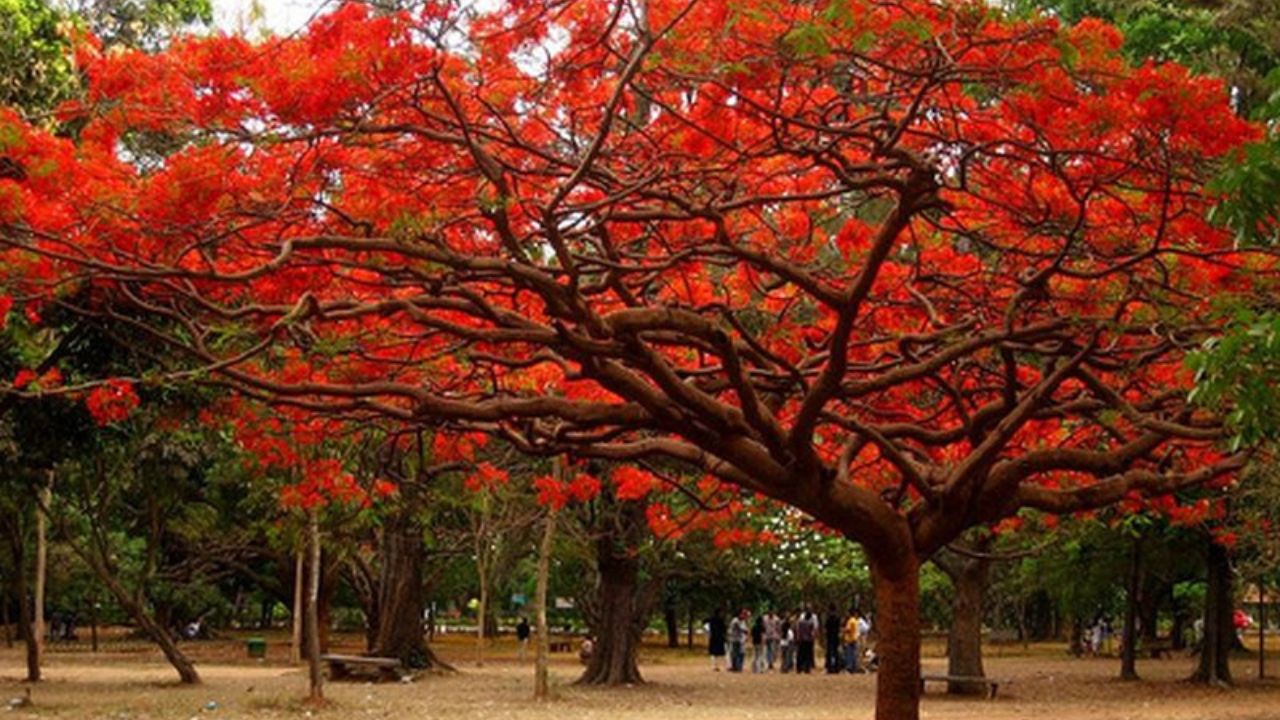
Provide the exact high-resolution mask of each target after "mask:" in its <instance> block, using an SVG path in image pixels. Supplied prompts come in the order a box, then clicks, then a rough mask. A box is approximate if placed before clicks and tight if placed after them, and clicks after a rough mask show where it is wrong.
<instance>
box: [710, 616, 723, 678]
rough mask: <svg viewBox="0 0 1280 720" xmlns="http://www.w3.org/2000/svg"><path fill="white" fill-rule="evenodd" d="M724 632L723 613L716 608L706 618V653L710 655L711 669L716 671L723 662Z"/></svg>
mask: <svg viewBox="0 0 1280 720" xmlns="http://www.w3.org/2000/svg"><path fill="white" fill-rule="evenodd" d="M725 633H726V629H725V624H724V613H722V612H721V611H720V608H716V611H715V612H714V613H712V614H711V617H709V618H707V653H708V654H709V655H710V656H711V669H712V670H715V671H716V672H720V666H721V665H722V664H724V644H725Z"/></svg>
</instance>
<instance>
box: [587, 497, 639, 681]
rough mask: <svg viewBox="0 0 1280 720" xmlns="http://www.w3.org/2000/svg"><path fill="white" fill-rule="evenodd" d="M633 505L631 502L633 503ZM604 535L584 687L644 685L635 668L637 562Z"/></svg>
mask: <svg viewBox="0 0 1280 720" xmlns="http://www.w3.org/2000/svg"><path fill="white" fill-rule="evenodd" d="M632 504H634V503H632ZM615 540H616V539H615V538H614V537H613V536H612V535H611V534H609V533H605V534H604V535H602V536H601V537H599V538H597V540H596V568H597V570H598V571H599V575H600V585H599V587H598V589H597V596H596V608H595V613H594V614H595V616H596V617H595V618H594V619H593V621H592V630H593V631H594V632H595V650H594V652H593V654H592V656H591V660H590V661H589V662H588V663H587V669H586V672H584V673H583V674H582V677H581V678H579V679H578V683H579V684H584V685H630V684H634V683H639V682H643V679H642V678H641V677H640V668H639V667H638V666H637V665H636V651H637V649H638V647H639V645H640V633H641V630H642V629H643V620H644V619H643V618H642V617H641V615H642V608H641V607H640V606H641V601H640V597H639V593H640V560H639V558H637V557H636V556H635V554H634V548H633V547H631V544H630V543H618V542H615Z"/></svg>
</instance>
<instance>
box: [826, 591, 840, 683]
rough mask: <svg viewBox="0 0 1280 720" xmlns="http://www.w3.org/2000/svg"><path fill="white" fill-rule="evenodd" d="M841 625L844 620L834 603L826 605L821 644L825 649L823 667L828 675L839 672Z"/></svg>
mask: <svg viewBox="0 0 1280 720" xmlns="http://www.w3.org/2000/svg"><path fill="white" fill-rule="evenodd" d="M843 627H844V621H843V620H841V618H840V615H839V613H837V612H836V604H835V603H831V604H830V605H829V606H827V621H826V622H825V623H823V626H822V629H823V630H824V631H825V633H824V637H823V638H822V639H823V641H824V642H823V643H822V646H823V648H824V649H826V651H827V655H826V663H825V664H824V667H825V668H826V670H827V673H828V674H830V675H835V674H836V673H839V672H840V630H841V629H842V628H843Z"/></svg>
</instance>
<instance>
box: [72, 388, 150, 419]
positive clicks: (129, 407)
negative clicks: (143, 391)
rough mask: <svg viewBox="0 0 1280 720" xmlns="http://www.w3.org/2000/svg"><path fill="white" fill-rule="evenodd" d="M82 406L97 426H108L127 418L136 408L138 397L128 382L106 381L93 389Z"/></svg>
mask: <svg viewBox="0 0 1280 720" xmlns="http://www.w3.org/2000/svg"><path fill="white" fill-rule="evenodd" d="M84 404H85V406H86V407H88V408H89V414H90V415H92V416H93V420H94V422H96V423H98V424H99V425H110V424H112V423H117V422H120V421H121V420H124V419H125V418H127V417H129V414H130V413H131V412H133V409H134V408H136V407H138V395H137V393H135V392H134V391H133V383H131V382H129V381H128V380H108V381H107V382H105V383H103V384H102V385H99V386H98V387H96V388H94V389H93V390H92V391H91V392H90V393H89V396H88V397H87V398H85V401H84Z"/></svg>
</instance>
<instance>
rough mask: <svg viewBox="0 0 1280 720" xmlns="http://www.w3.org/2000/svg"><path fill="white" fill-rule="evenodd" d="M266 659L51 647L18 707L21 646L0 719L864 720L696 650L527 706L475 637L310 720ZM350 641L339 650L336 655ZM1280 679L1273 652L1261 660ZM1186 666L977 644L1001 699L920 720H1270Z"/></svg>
mask: <svg viewBox="0 0 1280 720" xmlns="http://www.w3.org/2000/svg"><path fill="white" fill-rule="evenodd" d="M269 639H270V641H271V642H270V645H269V649H268V657H267V658H266V660H264V661H258V660H250V659H248V658H246V657H244V649H243V644H242V643H241V642H240V641H239V640H237V639H228V640H224V641H211V642H203V643H195V644H193V645H191V646H190V647H191V648H194V652H193V655H194V656H195V657H196V658H197V660H198V661H200V663H201V665H200V669H201V672H202V674H203V676H204V680H205V682H204V684H203V685H201V686H199V687H182V686H179V685H177V684H176V683H175V682H174V681H173V672H172V671H171V670H170V669H169V668H168V667H167V666H166V665H165V664H164V662H163V660H162V658H161V657H160V656H159V654H158V653H156V652H154V651H152V650H150V649H149V648H147V647H146V646H145V645H142V644H134V645H129V644H120V645H118V646H115V645H112V646H109V647H105V648H104V651H103V652H100V653H98V654H96V655H94V654H90V653H88V652H84V651H75V652H68V651H66V649H55V650H54V651H53V652H50V653H49V656H48V661H47V663H46V676H47V680H46V681H45V682H42V683H40V684H39V685H38V686H36V687H35V688H34V689H33V691H32V696H31V697H32V704H31V705H30V706H29V707H17V708H12V709H11V708H9V707H8V706H7V703H6V701H8V700H9V699H10V698H17V697H21V696H22V695H23V693H24V688H25V687H26V686H25V685H24V684H23V683H21V682H19V679H20V677H21V673H22V668H23V665H22V659H23V656H22V654H21V648H20V647H15V648H12V649H5V648H2V647H0V703H6V704H5V706H4V707H2V708H0V716H8V717H11V718H14V719H15V720H17V719H18V718H77V719H79V718H86V719H87V718H103V719H110V720H151V719H156V720H158V719H161V718H166V719H167V718H175V719H178V720H193V719H194V720H216V719H217V718H227V719H228V720H230V719H232V718H236V719H240V720H245V719H251V720H256V719H266V718H316V719H317V720H324V719H325V718H330V719H332V720H339V719H347V718H350V719H352V720H356V719H360V720H363V719H365V718H414V719H417V718H427V719H430V718H439V719H440V720H490V719H502V718H520V719H521V720H523V719H526V718H527V719H528V720H569V719H571V718H573V719H579V718H580V719H583V720H592V719H600V720H605V719H608V720H657V719H658V718H661V719H662V720H719V719H721V718H724V719H732V720H747V719H751V718H770V719H773V718H796V719H797V720H801V719H803V720H825V719H826V718H832V719H834V718H841V719H842V720H847V719H849V718H869V717H870V716H871V711H872V706H873V697H874V676H872V675H859V676H849V675H844V676H840V677H829V676H826V675H821V674H816V675H811V676H795V675H778V674H772V675H763V676H761V675H754V676H753V675H750V674H744V675H735V674H730V673H727V672H720V673H713V672H711V670H710V669H709V668H708V665H707V659H706V657H705V656H704V655H703V654H702V653H701V652H697V651H689V650H680V651H673V650H667V649H665V648H658V647H650V646H646V648H645V651H644V653H643V654H642V660H641V671H642V672H643V673H644V675H645V678H646V680H648V682H647V683H646V684H645V685H642V686H637V687H621V688H580V687H575V686H573V685H572V681H573V679H574V678H575V677H576V674H577V671H578V670H579V668H578V665H577V662H576V660H575V659H574V658H572V657H570V656H567V655H557V656H555V659H554V663H553V666H552V674H553V678H554V683H555V699H554V700H553V701H552V702H550V703H547V704H541V705H540V704H535V703H534V702H533V701H532V700H531V692H532V664H531V663H524V664H521V663H520V662H518V661H517V660H516V657H515V650H514V645H513V644H512V643H511V641H509V640H499V641H498V642H497V643H496V644H495V645H494V646H493V647H492V648H490V650H489V652H488V654H487V655H486V661H485V663H484V665H483V666H482V667H477V666H476V655H475V646H474V640H471V639H470V638H463V637H461V636H450V637H447V638H443V639H441V640H440V641H439V642H437V643H436V646H435V647H436V648H437V650H438V652H440V654H441V655H442V657H443V658H444V659H445V660H447V661H449V662H451V663H453V664H454V665H455V666H456V667H457V668H458V672H456V673H450V674H426V675H422V676H420V677H418V678H417V680H416V681H414V682H412V683H408V684H399V683H380V684H374V683H369V682H363V681H356V682H344V683H330V684H328V685H326V693H327V695H328V697H329V699H330V701H331V705H330V706H329V707H328V708H325V709H324V710H320V711H315V710H311V709H309V708H307V707H304V706H303V704H302V703H301V702H300V700H299V699H300V698H301V696H302V695H303V694H304V693H305V689H306V677H305V675H304V673H303V671H302V669H300V668H294V667H291V666H289V665H288V663H287V660H286V657H285V656H286V655H287V647H286V644H285V642H284V640H283V638H279V637H275V636H272V637H271V638H269ZM357 643H358V638H356V637H354V636H342V637H339V638H338V642H337V647H336V648H335V649H336V650H344V651H345V650H348V649H350V650H353V651H355V650H357V647H358V646H357ZM347 645H350V648H348V647H346V646H347ZM940 650H941V648H940V647H938V646H937V645H936V644H929V645H926V647H925V669H926V671H930V670H935V671H941V669H942V668H943V664H944V661H943V660H942V658H941V657H940V654H941V653H940ZM1269 662H1271V663H1272V665H1273V670H1272V672H1275V673H1277V674H1280V657H1273V658H1271V659H1270V660H1269ZM1191 666H1192V660H1191V659H1190V658H1187V657H1185V656H1177V657H1174V658H1173V659H1168V660H1148V661H1144V662H1142V663H1141V664H1140V668H1139V670H1140V673H1141V674H1142V676H1143V680H1142V681H1140V682H1136V683H1122V682H1119V681H1117V680H1115V679H1114V676H1115V674H1116V671H1117V669H1118V660H1116V659H1114V658H1086V659H1077V658H1072V657H1069V656H1068V655H1066V653H1065V652H1064V650H1063V647H1062V645H1061V644H1056V645H1047V644H1046V645H1033V646H1031V647H1029V648H1024V647H1023V646H1021V645H1014V646H1001V647H994V648H990V649H989V652H988V659H987V674H988V675H989V676H990V677H993V678H998V679H1001V680H1004V681H1005V684H1004V685H1002V687H1001V689H1000V696H999V697H998V698H997V699H996V700H994V701H988V700H985V699H968V698H951V697H947V696H945V695H943V694H940V693H938V692H936V691H931V692H930V694H929V696H928V697H927V698H926V699H925V701H924V705H923V711H922V717H924V718H936V719H940V720H941V719H954V720H978V719H979V718H982V719H984V720H985V719H987V718H991V719H992V720H1001V719H1004V718H1008V719H1013V718H1045V719H1047V720H1085V719H1088V720H1094V719H1099V718H1106V719H1108V720H1110V719H1115V720H1122V719H1123V720H1165V719H1166V718H1168V719H1170V720H1280V681H1276V680H1270V679H1268V680H1261V681H1260V680H1258V679H1257V670H1256V667H1257V660H1256V656H1255V657H1253V658H1246V657H1241V658H1240V659H1239V660H1238V661H1237V662H1236V664H1235V666H1234V667H1233V671H1234V672H1235V673H1236V677H1237V679H1238V681H1239V685H1238V687H1236V688H1235V689H1232V690H1220V689H1212V688H1204V687H1199V686H1194V685H1190V684H1187V683H1185V682H1181V679H1182V678H1184V677H1185V676H1186V675H1187V674H1188V673H1189V672H1190V670H1191Z"/></svg>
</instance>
